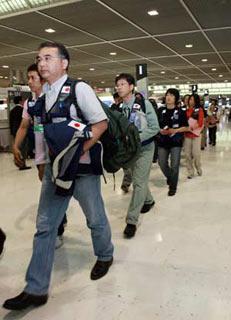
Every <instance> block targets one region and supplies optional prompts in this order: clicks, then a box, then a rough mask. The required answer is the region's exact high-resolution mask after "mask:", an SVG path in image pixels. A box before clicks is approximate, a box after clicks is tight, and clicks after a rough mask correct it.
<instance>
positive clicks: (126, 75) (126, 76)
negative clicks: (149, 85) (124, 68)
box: [115, 73, 136, 86]
mask: <svg viewBox="0 0 231 320" xmlns="http://www.w3.org/2000/svg"><path fill="white" fill-rule="evenodd" d="M121 79H124V80H126V81H127V82H128V83H129V84H130V85H131V84H133V85H134V86H135V85H136V81H135V78H134V77H133V76H132V75H131V74H129V73H121V74H119V75H118V76H117V77H116V78H115V84H117V82H118V81H119V80H121Z"/></svg>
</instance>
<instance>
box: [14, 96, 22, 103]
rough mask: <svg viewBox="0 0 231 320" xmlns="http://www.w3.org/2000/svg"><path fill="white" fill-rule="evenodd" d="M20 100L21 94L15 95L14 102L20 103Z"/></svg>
mask: <svg viewBox="0 0 231 320" xmlns="http://www.w3.org/2000/svg"><path fill="white" fill-rule="evenodd" d="M20 102H22V96H15V97H14V104H20Z"/></svg>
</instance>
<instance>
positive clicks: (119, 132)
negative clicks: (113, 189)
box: [100, 102, 141, 173]
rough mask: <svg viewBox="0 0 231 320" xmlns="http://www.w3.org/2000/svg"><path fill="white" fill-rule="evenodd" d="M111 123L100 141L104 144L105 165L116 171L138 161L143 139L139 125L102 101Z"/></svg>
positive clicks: (107, 168)
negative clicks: (141, 138)
mask: <svg viewBox="0 0 231 320" xmlns="http://www.w3.org/2000/svg"><path fill="white" fill-rule="evenodd" d="M101 105H102V107H103V110H104V112H105V113H106V115H107V117H108V120H109V123H108V129H107V130H106V131H105V132H104V133H103V135H102V136H101V138H100V141H101V142H102V145H103V151H104V152H103V165H104V169H105V170H106V171H107V172H110V173H115V172H116V171H118V170H119V169H120V168H123V169H128V168H130V167H131V166H133V164H134V163H135V162H136V160H137V158H138V156H139V153H140V149H141V141H140V135H139V131H138V129H137V127H136V126H135V125H134V124H133V123H130V122H129V120H128V119H127V117H126V116H124V115H123V114H122V113H121V112H119V111H117V110H112V109H110V108H109V107H107V106H105V105H104V104H103V103H102V102H101Z"/></svg>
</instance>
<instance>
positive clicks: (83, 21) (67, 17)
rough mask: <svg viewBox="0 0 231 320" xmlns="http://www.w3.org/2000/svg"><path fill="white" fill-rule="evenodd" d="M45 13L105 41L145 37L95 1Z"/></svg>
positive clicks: (74, 4) (58, 8)
mask: <svg viewBox="0 0 231 320" xmlns="http://www.w3.org/2000/svg"><path fill="white" fill-rule="evenodd" d="M43 12H45V13H46V14H48V15H51V16H52V17H55V18H58V19H61V20H62V21H64V22H66V23H68V24H71V25H73V26H75V27H79V28H81V29H83V30H85V31H87V32H90V33H92V34H94V35H95V36H97V37H101V38H103V39H105V40H112V39H122V38H127V37H135V36H142V35H144V34H143V32H141V31H139V30H138V29H137V28H135V27H133V26H131V25H130V24H129V23H128V22H126V21H124V20H123V19H121V18H119V17H118V16H117V15H115V14H114V13H112V12H110V11H109V10H107V9H106V8H104V7H103V6H101V5H100V4H98V3H97V2H96V1H94V0H87V1H81V2H78V3H73V4H68V5H64V6H61V7H55V8H51V9H47V10H44V11H43Z"/></svg>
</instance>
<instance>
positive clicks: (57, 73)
mask: <svg viewBox="0 0 231 320" xmlns="http://www.w3.org/2000/svg"><path fill="white" fill-rule="evenodd" d="M69 60H70V59H69V53H68V51H67V49H66V48H65V47H64V46H63V45H62V44H59V43H55V42H45V43H42V44H41V45H40V47H39V52H38V56H37V63H38V70H39V72H40V74H41V76H42V78H43V79H45V80H46V81H47V83H46V84H45V85H44V88H43V91H44V93H45V99H44V106H43V107H44V108H45V111H46V113H48V112H52V111H53V110H57V111H58V110H59V108H60V106H61V105H62V102H63V101H61V98H60V97H61V95H62V94H64V93H66V94H67V97H68V98H70V97H69V96H68V94H69V92H70V85H69V83H70V82H71V80H70V79H69V78H68V76H67V69H68V65H69ZM69 100H71V98H70V99H69ZM69 100H68V101H69ZM75 100H76V101H77V103H78V106H79V108H80V111H81V113H82V114H83V117H84V119H85V120H86V121H87V122H88V123H89V124H90V125H91V131H92V138H90V139H89V140H86V141H85V142H84V144H83V153H82V156H81V158H80V160H79V163H80V165H79V168H80V170H79V173H78V174H77V176H76V177H73V178H74V179H75V182H76V183H75V185H74V189H73V197H74V198H75V199H76V200H78V201H79V204H80V206H81V208H82V210H83V213H84V214H85V216H86V220H87V226H88V227H89V228H90V230H91V236H92V242H93V248H94V254H95V255H96V256H97V261H96V264H95V265H94V267H93V269H92V271H91V276H90V277H91V279H92V280H97V279H99V278H101V277H103V276H104V275H105V274H106V273H107V272H108V269H109V268H110V266H111V264H112V262H113V245H112V242H111V230H110V225H109V223H108V220H107V217H106V213H105V208H104V203H103V199H102V196H101V187H100V175H99V174H96V173H95V171H94V168H93V157H92V158H91V157H90V154H91V149H94V145H95V144H96V143H97V141H98V139H99V138H100V136H101V135H102V133H103V132H104V131H105V130H106V129H107V117H106V115H105V113H104V111H103V109H102V107H101V105H100V103H99V101H98V100H97V98H96V96H95V93H94V91H93V90H92V89H91V87H90V86H88V85H87V84H86V83H84V82H79V83H77V84H76V86H75ZM68 110H69V116H70V118H69V119H78V115H77V108H76V106H75V105H74V103H72V101H70V105H69V109H68ZM62 120H63V119H60V118H52V123H55V122H56V123H57V122H60V121H62ZM95 157H96V155H94V158H95ZM51 176H52V174H51V165H50V164H48V165H46V168H45V173H44V177H43V181H42V190H41V196H40V202H39V208H38V217H37V224H36V227H37V232H36V234H35V236H34V243H33V254H32V258H31V261H30V264H29V267H28V270H27V274H26V282H27V285H26V287H25V289H24V291H23V292H22V293H21V294H20V295H18V296H16V297H15V298H12V299H8V300H6V301H5V303H4V305H3V307H5V308H6V309H12V310H21V309H24V308H26V307H28V306H39V305H42V304H45V303H46V302H47V299H48V288H49V284H50V277H51V271H52V265H53V259H54V250H55V238H56V234H57V228H58V226H59V224H60V222H61V221H62V219H63V216H64V214H65V212H66V209H67V207H68V204H69V201H70V199H71V195H68V196H65V197H64V196H60V195H57V194H56V193H55V191H56V186H55V184H54V183H53V182H52V177H51Z"/></svg>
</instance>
